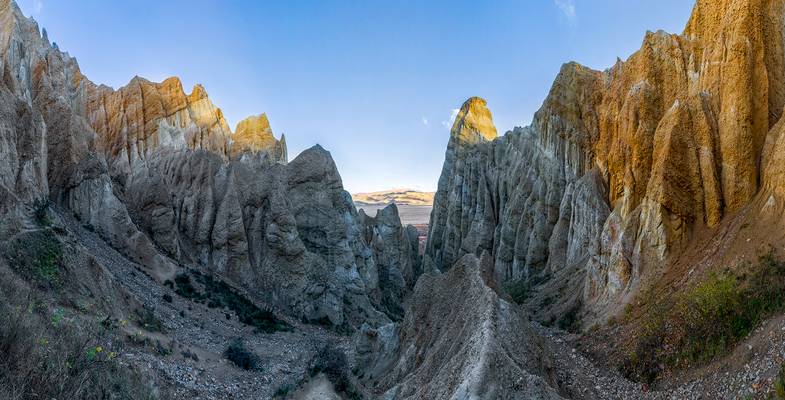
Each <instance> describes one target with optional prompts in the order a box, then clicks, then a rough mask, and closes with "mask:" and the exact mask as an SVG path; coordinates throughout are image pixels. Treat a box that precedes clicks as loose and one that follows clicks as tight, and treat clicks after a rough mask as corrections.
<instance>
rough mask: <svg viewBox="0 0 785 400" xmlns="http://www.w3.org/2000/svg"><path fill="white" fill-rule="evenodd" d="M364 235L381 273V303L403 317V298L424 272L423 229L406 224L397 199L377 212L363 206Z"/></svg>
mask: <svg viewBox="0 0 785 400" xmlns="http://www.w3.org/2000/svg"><path fill="white" fill-rule="evenodd" d="M359 214H360V218H359V220H360V224H361V225H362V227H363V237H364V240H365V243H368V244H369V246H370V248H371V250H372V252H373V258H374V260H376V266H377V269H378V271H379V272H378V273H379V287H380V288H381V292H382V293H381V304H382V306H383V307H384V308H385V312H386V313H387V314H388V315H390V316H391V317H393V318H394V319H401V318H403V301H404V298H405V296H406V295H407V294H408V293H409V292H410V291H411V290H412V289H413V288H414V284H415V283H416V282H417V278H419V276H420V273H421V271H420V262H421V261H420V255H419V233H418V232H417V229H416V228H414V227H413V226H411V225H409V226H408V227H405V228H404V227H403V226H402V225H401V219H400V217H399V216H398V207H397V206H396V205H395V204H394V203H393V204H390V205H389V206H387V207H385V208H384V209H381V210H379V211H378V212H377V213H376V217H369V216H367V215H365V212H363V210H360V212H359Z"/></svg>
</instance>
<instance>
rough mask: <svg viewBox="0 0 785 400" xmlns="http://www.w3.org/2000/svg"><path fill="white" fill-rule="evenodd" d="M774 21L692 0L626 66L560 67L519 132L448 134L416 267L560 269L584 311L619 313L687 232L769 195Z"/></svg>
mask: <svg viewBox="0 0 785 400" xmlns="http://www.w3.org/2000/svg"><path fill="white" fill-rule="evenodd" d="M784 13H785V2H783V1H781V0H770V1H764V0H726V1H708V0H707V1H698V3H697V5H696V6H695V8H694V11H693V15H692V17H691V19H690V22H689V23H688V25H687V28H686V29H685V31H684V33H683V34H681V35H674V34H667V33H664V32H657V33H648V34H646V36H645V38H644V41H643V45H642V47H641V50H639V51H638V52H637V53H635V54H633V55H632V56H631V57H630V58H629V59H628V60H627V61H624V62H622V61H619V62H617V64H616V65H614V66H613V67H611V68H610V69H608V70H606V71H602V72H601V71H593V70H591V69H588V68H586V67H582V66H580V65H578V64H574V63H571V64H566V65H565V66H564V67H563V68H562V70H561V72H560V73H559V75H558V77H557V78H556V80H555V82H554V84H553V87H552V89H551V92H550V94H549V95H548V97H547V98H546V100H545V102H544V103H543V106H542V108H541V109H540V110H539V111H538V112H537V114H536V116H535V118H534V120H533V123H532V125H531V126H529V127H527V128H516V129H515V130H513V131H512V132H509V133H507V134H506V135H505V136H503V137H500V138H498V139H495V140H490V139H492V136H491V135H490V134H474V135H468V137H469V138H471V139H472V140H466V139H465V138H466V137H467V135H466V134H465V133H464V132H466V131H468V132H478V131H480V130H481V129H479V128H477V127H476V126H474V127H473V125H472V124H467V123H465V122H464V121H461V120H456V126H454V127H453V131H452V135H451V139H450V144H449V145H448V149H447V154H446V160H445V164H444V169H443V171H442V177H441V179H440V184H439V191H438V193H437V195H436V200H435V204H434V211H433V215H432V221H431V223H432V225H431V232H430V235H429V242H428V246H427V249H426V264H428V263H430V264H431V265H433V266H434V267H436V268H441V269H447V268H449V267H450V266H451V265H452V263H454V262H456V261H457V260H458V259H459V258H460V257H461V256H462V255H464V254H467V253H473V254H480V253H481V251H483V250H487V251H489V252H490V253H491V254H493V255H494V258H495V274H496V276H497V279H499V280H501V281H509V280H516V279H528V278H530V277H531V276H534V275H538V274H542V275H548V276H555V275H558V271H560V270H564V269H571V270H575V271H577V272H575V273H576V274H581V275H582V276H583V275H585V279H579V280H575V281H576V282H577V281H580V282H583V283H582V284H581V285H577V284H573V285H572V286H573V287H572V289H573V290H574V291H581V292H582V296H579V297H578V299H576V300H574V301H580V302H581V303H582V304H583V305H584V309H585V310H586V311H590V312H592V313H595V314H607V313H609V312H612V311H613V310H615V309H617V308H618V307H620V306H621V305H623V304H624V303H625V301H626V300H629V298H630V296H631V295H633V294H634V293H635V292H636V291H637V289H638V288H639V287H640V283H641V282H643V281H646V277H647V276H651V275H654V274H660V273H662V272H663V270H664V269H665V268H667V265H668V262H669V260H670V259H671V258H672V257H673V256H674V255H676V254H678V253H679V252H680V251H681V250H682V247H683V246H684V244H685V243H686V242H687V241H688V240H689V238H690V237H691V234H692V232H693V231H694V230H695V228H696V227H699V226H705V227H714V226H716V225H717V224H718V223H719V222H720V221H721V220H722V219H723V217H724V216H726V215H728V214H730V213H733V212H735V211H738V210H739V209H740V208H742V207H744V206H745V205H746V204H748V203H749V202H750V200H751V199H752V198H753V197H754V196H755V195H756V193H758V191H759V189H760V183H761V182H763V183H764V184H766V185H770V186H778V185H779V184H777V183H775V181H776V178H775V177H777V176H779V175H778V172H777V171H778V170H779V169H781V168H779V167H778V166H776V165H778V164H777V162H776V160H778V156H777V154H778V151H777V150H774V149H773V148H774V147H775V146H777V143H779V142H781V140H779V139H778V137H779V136H778V135H777V132H778V130H777V129H776V128H775V129H773V130H772V128H773V127H774V126H775V124H776V123H777V122H778V121H779V119H780V116H781V115H782V109H783V106H784V105H785V81H784V75H785V61H784V59H783V43H784V42H785V40H783V34H784V32H783V29H784V28H785V21H784V20H783V14H784ZM474 102H475V101H473V100H469V102H467V104H466V105H464V107H463V110H468V111H469V114H472V107H471V104H472V103H474ZM480 110H482V109H480ZM475 113H476V114H477V115H478V117H477V118H478V119H484V120H485V118H483V117H480V115H485V111H484V110H482V111H475ZM486 126H487V125H486ZM482 131H484V132H486V133H489V132H490V129H487V128H486V129H484V130H482ZM770 132H771V133H770ZM489 140H490V141H489ZM767 143H768V144H767ZM764 147H766V149H765V150H764ZM762 163H763V164H762ZM761 165H763V168H762V167H761ZM769 171H771V172H770V173H769ZM779 186H781V185H779ZM426 268H427V266H426Z"/></svg>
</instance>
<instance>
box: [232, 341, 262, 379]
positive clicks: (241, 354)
mask: <svg viewBox="0 0 785 400" xmlns="http://www.w3.org/2000/svg"><path fill="white" fill-rule="evenodd" d="M224 357H226V359H227V360H229V361H231V362H232V363H233V364H234V365H236V366H238V367H239V368H242V369H244V370H246V371H261V370H262V362H261V360H260V359H259V356H257V355H256V354H254V353H253V352H252V351H250V350H248V348H246V347H245V343H243V341H242V339H239V338H238V339H235V340H234V341H232V343H231V344H229V347H227V348H226V351H224Z"/></svg>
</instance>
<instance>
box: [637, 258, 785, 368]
mask: <svg viewBox="0 0 785 400" xmlns="http://www.w3.org/2000/svg"><path fill="white" fill-rule="evenodd" d="M741 269H742V271H741V272H731V271H725V272H723V273H721V274H713V275H711V276H710V277H709V278H708V279H707V280H706V281H704V282H702V283H700V284H698V285H697V286H695V287H693V288H692V289H690V290H689V291H687V292H686V293H684V294H682V295H680V296H677V297H676V298H674V299H670V300H666V301H657V300H655V299H654V298H653V297H652V304H653V305H652V306H650V309H649V310H647V312H646V314H645V316H644V321H643V329H642V332H641V334H640V335H639V338H638V340H637V343H636V344H635V347H634V349H633V351H632V353H631V354H630V355H629V356H628V357H627V359H626V360H625V361H624V362H623V364H622V366H621V370H622V372H623V373H624V374H625V375H626V376H627V377H628V378H630V379H633V380H637V381H640V382H646V383H652V382H654V381H655V380H656V379H657V377H658V375H659V374H660V373H661V372H662V369H663V366H671V367H676V368H684V367H689V366H691V365H693V364H703V363H706V362H708V361H711V360H712V359H714V358H715V357H718V356H722V355H724V354H726V353H727V352H728V351H729V350H730V349H731V348H732V347H733V346H735V345H736V344H737V343H738V342H739V341H741V340H742V339H744V338H745V337H747V335H748V334H749V333H750V332H752V331H753V330H754V329H755V328H756V327H757V326H758V325H759V324H760V323H761V322H763V321H764V320H765V319H766V318H768V317H769V316H771V315H773V314H775V313H778V312H782V311H784V310H785V263H783V262H780V261H778V260H776V259H775V258H774V256H773V254H771V253H769V254H766V255H764V256H761V257H760V259H759V260H758V263H757V264H754V265H749V266H747V267H746V268H741Z"/></svg>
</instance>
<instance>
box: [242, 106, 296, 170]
mask: <svg viewBox="0 0 785 400" xmlns="http://www.w3.org/2000/svg"><path fill="white" fill-rule="evenodd" d="M246 152H250V153H266V154H267V155H268V156H269V158H270V159H271V160H273V161H274V162H280V163H286V162H287V159H288V156H287V150H286V142H285V141H284V140H283V137H281V140H280V141H279V140H276V139H275V136H273V130H272V128H270V121H269V120H268V119H267V115H266V114H264V113H262V114H259V115H255V116H252V117H248V118H246V119H244V120H242V121H240V123H238V124H237V128H236V129H235V131H234V134H233V135H232V150H231V155H232V158H236V157H239V156H240V155H242V154H243V153H246Z"/></svg>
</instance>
